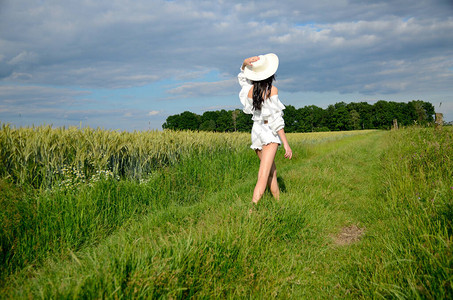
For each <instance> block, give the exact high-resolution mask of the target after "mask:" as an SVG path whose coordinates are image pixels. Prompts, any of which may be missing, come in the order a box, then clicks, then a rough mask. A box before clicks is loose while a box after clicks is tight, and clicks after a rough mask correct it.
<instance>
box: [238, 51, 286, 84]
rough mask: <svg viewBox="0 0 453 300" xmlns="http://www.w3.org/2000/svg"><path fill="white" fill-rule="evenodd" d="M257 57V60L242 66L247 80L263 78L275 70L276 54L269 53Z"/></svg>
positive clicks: (276, 63)
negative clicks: (249, 64)
mask: <svg viewBox="0 0 453 300" xmlns="http://www.w3.org/2000/svg"><path fill="white" fill-rule="evenodd" d="M258 57H259V58H260V59H259V60H257V61H255V62H253V63H252V65H251V66H246V67H245V68H244V75H245V77H246V78H247V79H249V80H253V81H260V80H264V79H266V78H269V77H271V76H272V75H274V74H275V72H277V69H278V56H277V55H276V54H274V53H269V54H265V55H260V56H258Z"/></svg>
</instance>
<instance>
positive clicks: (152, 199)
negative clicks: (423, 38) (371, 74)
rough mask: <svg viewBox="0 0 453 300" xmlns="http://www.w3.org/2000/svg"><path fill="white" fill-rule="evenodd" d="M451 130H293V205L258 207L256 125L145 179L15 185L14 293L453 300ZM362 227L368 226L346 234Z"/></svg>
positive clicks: (9, 280) (6, 195)
mask: <svg viewBox="0 0 453 300" xmlns="http://www.w3.org/2000/svg"><path fill="white" fill-rule="evenodd" d="M172 134H174V135H175V136H176V135H181V136H180V137H177V138H175V139H180V140H183V139H184V138H183V136H184V135H185V134H187V136H191V135H194V136H196V134H197V133H191V132H189V133H184V132H181V133H172ZM320 134H321V135H320ZM214 136H216V137H215V138H213V139H217V140H218V141H219V143H220V144H221V145H225V144H224V140H223V139H222V137H223V136H224V135H222V134H214ZM239 136H240V135H239ZM452 136H453V134H452V132H451V131H448V130H444V131H433V130H432V129H421V128H413V129H406V130H400V131H396V132H384V131H368V132H365V131H358V132H355V133H353V132H346V133H331V134H330V135H329V134H328V133H316V134H288V139H289V140H290V143H291V145H292V147H293V151H294V152H295V157H294V159H293V160H291V161H288V160H284V159H283V153H282V149H280V150H279V151H278V153H277V159H276V163H277V169H278V176H279V181H280V183H281V188H282V189H284V191H283V193H282V195H281V200H280V201H279V202H275V201H274V200H273V198H272V197H271V196H270V194H268V193H267V194H265V196H264V198H263V200H262V201H261V202H260V204H259V205H258V207H257V208H256V209H255V210H253V212H252V214H251V215H250V214H249V209H250V201H251V193H252V190H253V186H254V184H255V182H256V172H257V169H258V164H259V162H258V159H257V158H256V155H255V154H254V153H253V151H252V150H250V149H249V148H248V144H249V138H250V136H249V134H246V135H244V137H242V136H241V137H240V138H238V139H237V143H235V144H234V143H230V145H231V146H229V147H226V146H222V147H221V146H218V147H217V148H215V147H214V146H212V147H213V148H211V150H210V151H205V148H200V147H205V146H196V147H194V149H201V150H197V151H193V152H190V151H189V152H188V153H189V154H187V156H186V157H181V158H180V159H179V160H178V163H177V164H172V165H167V166H164V167H161V168H157V169H155V170H153V171H152V172H150V173H149V174H148V175H147V176H146V177H143V178H141V179H142V180H137V179H136V178H134V177H128V178H126V177H120V179H119V180H118V179H117V178H115V177H114V176H100V178H99V180H95V181H92V183H93V184H92V186H90V185H88V184H87V183H85V184H79V185H77V187H71V188H62V187H58V188H57V186H54V188H52V189H49V190H42V191H40V190H35V189H28V188H26V185H21V186H19V187H18V186H17V185H15V184H13V183H11V181H8V180H6V181H2V182H1V184H2V186H1V193H0V196H1V201H2V203H1V205H2V206H4V207H7V208H8V209H7V210H2V212H1V213H0V214H3V215H2V220H3V221H2V222H3V223H2V227H1V228H2V230H3V231H2V233H1V234H2V235H1V237H2V251H4V250H3V249H7V251H4V252H2V255H3V256H2V257H4V258H5V257H6V259H5V260H3V261H2V274H3V275H2V276H3V283H2V290H1V291H0V294H1V295H2V296H3V297H7V298H27V297H33V298H36V297H38V298H40V297H42V298H116V297H118V298H140V297H143V298H151V297H156V298H157V297H165V298H185V297H189V296H195V297H199V298H247V297H251V298H273V297H277V298H296V299H300V298H318V299H326V298H378V297H384V298H397V297H400V298H417V297H421V298H424V297H426V298H449V297H451V296H452V289H451V286H452V251H451V249H452V248H451V247H452V237H451V234H452V230H451V229H452V226H451V225H452V224H451V220H452V219H453V218H452V207H453V204H452V195H453V188H451V187H453V182H452V176H451V175H452V173H451V170H452V169H453V166H452V162H451V156H452V155H453V150H452V143H451V142H452ZM200 137H203V135H200ZM225 137H228V135H225ZM242 138H244V140H241V139H242ZM200 139H201V138H200ZM189 140H190V139H189ZM195 140H196V139H195ZM198 143H202V140H200V141H198ZM197 147H198V148H197ZM414 153H417V154H418V155H414ZM101 170H102V169H101ZM5 220H6V221H5ZM351 226H352V227H353V226H356V227H357V228H360V229H361V230H363V235H360V236H359V237H358V238H357V239H356V240H355V241H354V242H353V243H350V244H348V243H343V244H339V243H337V237H338V235H339V234H340V233H341V232H342V229H343V228H349V227H351ZM4 242H6V243H4ZM5 253H6V255H5Z"/></svg>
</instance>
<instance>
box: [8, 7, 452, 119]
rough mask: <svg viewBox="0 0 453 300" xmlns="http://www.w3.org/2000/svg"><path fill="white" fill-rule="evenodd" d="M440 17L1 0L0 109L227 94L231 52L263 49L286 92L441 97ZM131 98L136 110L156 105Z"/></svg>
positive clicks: (446, 38)
mask: <svg viewBox="0 0 453 300" xmlns="http://www.w3.org/2000/svg"><path fill="white" fill-rule="evenodd" d="M452 13H453V4H452V3H451V1H444V0H420V1H411V0H394V1H371V2H370V1H360V0H345V1H324V0H320V1H299V0H288V1H279V2H275V1H270V0H263V1H260V2H259V3H258V2H254V1H249V2H244V1H240V0H232V1H199V0H193V1H189V0H182V1H163V0H137V1H132V2H130V1H128V2H126V1H123V0H118V1H82V2H81V1H75V0H68V1H41V2H30V1H26V0H14V1H12V0H7V1H3V2H2V4H1V9H0V28H8V30H3V31H1V32H0V83H1V82H3V83H4V84H5V85H6V86H14V87H15V88H17V91H15V92H12V91H9V92H7V91H6V90H5V87H4V86H3V90H2V88H1V87H2V86H1V85H0V99H2V100H0V105H5V103H6V102H5V101H9V100H11V101H15V103H16V104H15V105H18V106H20V105H24V106H26V105H27V104H30V106H36V105H38V103H39V102H40V101H41V102H42V103H44V104H45V105H69V106H71V105H75V104H74V103H80V102H81V97H82V96H83V93H87V92H86V90H88V89H103V90H111V89H129V88H134V87H142V86H147V85H149V84H151V83H155V84H156V85H158V84H161V86H162V90H161V91H160V93H161V94H164V95H163V96H162V95H159V97H156V98H159V99H165V98H166V96H167V95H168V94H169V95H170V97H167V99H168V98H173V99H175V98H186V97H191V98H195V97H219V96H221V97H224V96H227V95H231V97H232V99H234V100H232V101H235V100H236V98H235V97H236V94H237V89H238V85H237V83H236V82H235V81H236V79H235V76H236V74H237V72H238V69H239V65H240V63H241V60H242V59H243V58H245V57H247V56H251V55H256V54H261V53H266V52H275V53H277V54H278V55H279V57H280V62H281V64H280V68H279V71H278V73H277V85H278V86H279V88H280V89H282V88H283V89H284V90H286V91H287V92H291V93H297V92H310V91H313V92H320V93H326V92H339V93H362V94H367V95H373V94H392V93H404V92H407V91H411V92H414V93H418V92H420V91H423V92H425V93H429V92H431V93H433V95H435V94H436V93H437V91H442V92H443V93H448V92H451V93H453V71H452V67H453V50H452V49H453V39H452V38H451V32H453V18H452ZM211 72H217V73H218V74H222V75H221V77H220V78H219V79H218V81H217V82H205V81H204V78H206V76H205V75H206V74H209V73H211ZM23 84H25V87H24V86H23ZM49 86H52V88H49ZM58 86H61V87H62V88H61V89H57V88H55V87H58ZM168 86H171V88H169V89H168ZM32 87H33V88H32ZM40 87H41V89H40ZM73 87H77V89H73ZM6 88H7V87H6ZM165 89H168V90H165ZM80 90H83V91H85V92H81V91H80ZM2 93H3V94H2ZM5 93H7V94H6V96H7V98H5ZM8 93H9V94H8ZM165 93H167V95H165ZM132 94H133V93H132ZM142 98H143V99H147V100H143V102H141V103H139V104H138V105H141V106H142V108H143V109H145V111H149V106H148V105H151V107H156V106H157V105H161V104H162V103H159V104H156V103H147V102H145V101H148V99H149V98H148V97H142ZM156 101H157V100H156ZM167 102H168V101H167ZM11 103H12V102H9V104H8V105H13V104H11ZM125 105H126V104H125ZM129 105H132V104H129ZM134 105H137V103H136V102H134ZM8 107H11V106H8ZM174 107H176V105H175V106H174ZM126 108H127V105H126ZM2 109H4V108H2ZM143 109H142V111H143ZM172 109H176V108H172ZM163 111H167V109H166V107H163V108H162V110H161V112H163ZM123 113H124V112H123ZM161 114H163V113H161Z"/></svg>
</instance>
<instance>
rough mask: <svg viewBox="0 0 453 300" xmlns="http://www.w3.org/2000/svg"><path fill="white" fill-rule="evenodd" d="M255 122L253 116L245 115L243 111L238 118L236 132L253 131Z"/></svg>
mask: <svg viewBox="0 0 453 300" xmlns="http://www.w3.org/2000/svg"><path fill="white" fill-rule="evenodd" d="M252 126H253V121H252V117H251V115H248V114H246V113H244V112H243V111H242V110H241V111H239V114H238V115H237V117H236V130H237V131H241V132H248V131H250V130H252Z"/></svg>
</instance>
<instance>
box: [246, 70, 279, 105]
mask: <svg viewBox="0 0 453 300" xmlns="http://www.w3.org/2000/svg"><path fill="white" fill-rule="evenodd" d="M274 80H275V74H274V75H272V76H271V77H268V78H266V79H263V80H260V81H252V83H253V107H254V108H255V109H256V110H260V109H261V106H262V105H263V102H264V99H266V98H269V97H270V96H271V90H272V82H273V81H274Z"/></svg>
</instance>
